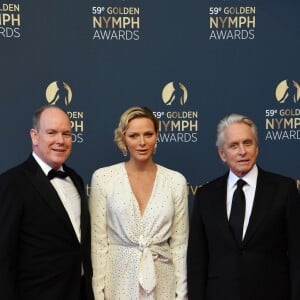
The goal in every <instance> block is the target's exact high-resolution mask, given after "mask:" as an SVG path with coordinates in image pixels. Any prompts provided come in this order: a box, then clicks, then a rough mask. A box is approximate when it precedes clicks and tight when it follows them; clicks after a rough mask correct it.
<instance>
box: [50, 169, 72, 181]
mask: <svg viewBox="0 0 300 300" xmlns="http://www.w3.org/2000/svg"><path fill="white" fill-rule="evenodd" d="M67 176H69V174H68V172H63V171H57V170H54V169H51V170H50V171H49V173H48V175H47V177H48V178H49V180H51V179H53V178H54V177H58V178H66V177H67Z"/></svg>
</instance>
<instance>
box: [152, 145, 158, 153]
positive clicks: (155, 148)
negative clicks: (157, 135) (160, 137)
mask: <svg viewBox="0 0 300 300" xmlns="http://www.w3.org/2000/svg"><path fill="white" fill-rule="evenodd" d="M156 150H157V143H156V144H155V146H154V150H153V154H156Z"/></svg>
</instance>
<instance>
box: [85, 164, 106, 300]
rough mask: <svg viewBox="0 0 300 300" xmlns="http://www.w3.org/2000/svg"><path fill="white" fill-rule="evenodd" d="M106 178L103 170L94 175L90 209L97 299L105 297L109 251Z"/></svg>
mask: <svg viewBox="0 0 300 300" xmlns="http://www.w3.org/2000/svg"><path fill="white" fill-rule="evenodd" d="M105 187H106V183H105V178H103V176H102V172H101V170H98V171H96V172H95V173H94V174H93V176H92V182H91V192H90V199H89V209H90V215H91V257H92V266H93V280H92V284H93V291H94V296H95V300H103V299H104V282H105V273H106V261H107V252H108V241H107V230H106V228H107V226H106V222H107V221H106V207H107V204H106V202H107V193H106V192H105Z"/></svg>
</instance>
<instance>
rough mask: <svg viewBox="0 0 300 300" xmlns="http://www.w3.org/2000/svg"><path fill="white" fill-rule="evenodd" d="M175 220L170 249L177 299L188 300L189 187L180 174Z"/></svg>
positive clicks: (176, 195) (176, 193)
mask: <svg viewBox="0 0 300 300" xmlns="http://www.w3.org/2000/svg"><path fill="white" fill-rule="evenodd" d="M172 184H174V185H175V186H174V189H173V191H174V192H173V199H174V208H175V213H174V218H173V225H172V235H171V237H170V248H171V252H172V258H173V263H174V267H175V277H176V299H181V300H182V299H187V274H186V253H187V242H188V231H189V218H188V186H187V182H186V180H185V178H184V177H183V176H182V175H181V174H180V176H179V178H178V180H176V182H174V181H173V183H172Z"/></svg>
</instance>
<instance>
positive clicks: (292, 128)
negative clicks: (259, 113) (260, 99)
mask: <svg viewBox="0 0 300 300" xmlns="http://www.w3.org/2000/svg"><path fill="white" fill-rule="evenodd" d="M275 99H276V100H277V101H276V102H277V106H273V107H270V108H268V109H266V110H265V116H266V137H265V140H267V141H282V140H294V141H298V140H299V139H300V108H299V105H300V85H299V83H298V82H297V81H296V80H294V79H292V80H289V79H285V80H282V81H280V82H279V83H278V84H277V86H276V88H275Z"/></svg>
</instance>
